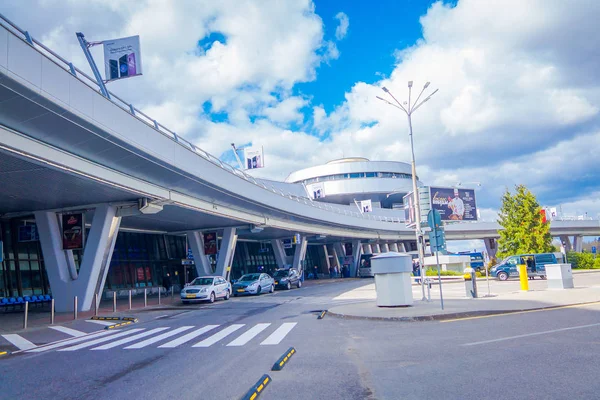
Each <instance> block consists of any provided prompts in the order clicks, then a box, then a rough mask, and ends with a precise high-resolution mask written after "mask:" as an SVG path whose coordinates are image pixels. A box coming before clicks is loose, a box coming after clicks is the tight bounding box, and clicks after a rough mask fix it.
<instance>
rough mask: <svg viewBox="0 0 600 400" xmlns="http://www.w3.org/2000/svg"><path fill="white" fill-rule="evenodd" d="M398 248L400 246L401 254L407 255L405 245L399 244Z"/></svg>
mask: <svg viewBox="0 0 600 400" xmlns="http://www.w3.org/2000/svg"><path fill="white" fill-rule="evenodd" d="M396 246H398V252H399V253H406V246H405V245H404V243H402V242H400V243H397V244H396Z"/></svg>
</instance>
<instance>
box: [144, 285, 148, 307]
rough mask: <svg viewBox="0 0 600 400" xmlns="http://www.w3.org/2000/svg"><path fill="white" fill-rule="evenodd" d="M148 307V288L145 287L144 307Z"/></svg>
mask: <svg viewBox="0 0 600 400" xmlns="http://www.w3.org/2000/svg"><path fill="white" fill-rule="evenodd" d="M146 307H148V290H147V289H144V308H146Z"/></svg>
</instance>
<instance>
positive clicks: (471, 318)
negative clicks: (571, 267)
mask: <svg viewBox="0 0 600 400" xmlns="http://www.w3.org/2000/svg"><path fill="white" fill-rule="evenodd" d="M596 304H600V301H594V302H591V303H582V304H571V305H568V306H559V307H552V308H541V309H537V310H526V311H515V312H507V313H503V314H491V315H479V316H475V317H465V318H455V319H447V320H444V321H440V323H446V322H458V321H468V320H473V319H482V318H493V317H506V316H509V315H518V314H529V313H534V312H541V311H554V310H563V309H565V308H577V307H586V306H593V305H596Z"/></svg>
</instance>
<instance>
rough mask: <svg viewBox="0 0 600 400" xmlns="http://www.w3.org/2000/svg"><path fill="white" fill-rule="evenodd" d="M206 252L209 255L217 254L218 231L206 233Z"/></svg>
mask: <svg viewBox="0 0 600 400" xmlns="http://www.w3.org/2000/svg"><path fill="white" fill-rule="evenodd" d="M204 254H205V255H207V256H211V255H214V254H217V232H206V233H204Z"/></svg>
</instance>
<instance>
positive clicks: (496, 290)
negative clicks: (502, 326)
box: [328, 272, 600, 321]
mask: <svg viewBox="0 0 600 400" xmlns="http://www.w3.org/2000/svg"><path fill="white" fill-rule="evenodd" d="M573 280H574V283H575V288H574V289H565V290H548V289H546V285H547V284H546V281H544V280H534V281H529V284H530V285H529V287H530V291H528V292H522V291H521V290H520V286H519V285H520V284H519V281H507V282H498V281H493V282H492V281H490V291H491V296H490V297H486V295H487V284H486V281H485V280H479V281H478V290H479V296H480V297H479V298H477V299H468V298H466V295H465V287H464V285H463V284H451V285H444V286H443V287H442V291H443V295H444V310H442V309H441V306H440V295H439V288H437V287H435V286H434V287H432V289H431V301H430V302H428V301H422V300H421V298H422V292H421V288H420V287H419V286H413V299H414V300H415V301H414V303H413V305H412V306H411V307H377V305H376V302H375V299H376V293H375V285H374V284H368V285H365V286H362V287H360V288H357V289H354V290H351V291H348V292H346V293H343V294H342V295H340V296H338V297H336V298H335V299H336V300H355V301H356V302H355V303H350V304H345V305H340V306H336V307H332V308H331V309H329V310H328V313H329V314H330V315H333V316H337V317H342V318H354V319H374V320H394V321H431V320H445V319H454V318H467V317H472V316H481V315H492V314H504V313H511V312H519V311H528V310H536V309H544V308H555V307H564V306H571V305H578V304H579V305H581V304H589V303H595V302H600V274H591V273H590V274H584V273H581V272H580V273H577V274H575V276H574V277H573Z"/></svg>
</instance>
